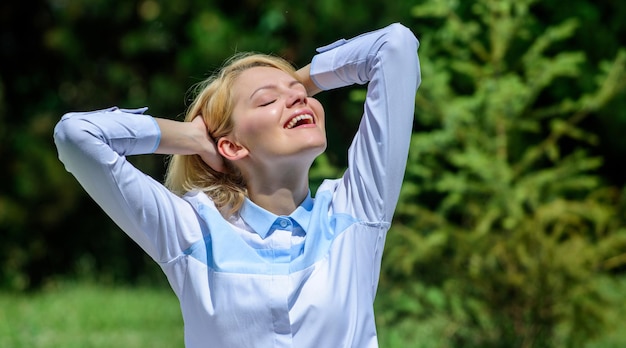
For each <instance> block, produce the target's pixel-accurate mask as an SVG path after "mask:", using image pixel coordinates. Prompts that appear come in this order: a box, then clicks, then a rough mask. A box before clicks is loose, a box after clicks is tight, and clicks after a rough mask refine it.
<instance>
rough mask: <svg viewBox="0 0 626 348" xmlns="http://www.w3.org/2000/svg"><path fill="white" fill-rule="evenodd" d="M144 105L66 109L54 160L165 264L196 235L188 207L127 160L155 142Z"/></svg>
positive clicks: (150, 149)
mask: <svg viewBox="0 0 626 348" xmlns="http://www.w3.org/2000/svg"><path fill="white" fill-rule="evenodd" d="M145 110H146V109H145V108H144V109H136V110H121V109H118V108H116V107H113V108H109V109H105V110H99V111H93V112H84V113H68V114H66V115H64V116H63V118H62V119H61V121H59V123H58V124H57V126H56V127H55V130H54V141H55V143H56V146H57V150H58V153H59V159H60V160H61V161H62V162H63V164H64V165H65V168H66V169H67V170H68V171H69V172H70V173H72V175H74V176H75V177H76V179H77V180H78V182H79V183H80V184H81V185H82V186H83V188H84V189H85V190H86V192H87V193H88V194H89V195H90V196H91V197H92V198H93V199H94V201H95V202H96V203H98V205H99V206H100V207H101V208H102V209H103V210H104V211H105V212H106V213H107V214H108V215H109V216H110V217H111V219H113V221H114V222H115V223H116V224H117V225H118V226H119V227H120V228H121V229H122V230H123V231H124V232H126V233H127V234H128V235H129V236H130V237H131V238H132V239H133V240H134V241H135V242H137V243H138V244H139V245H140V246H141V247H142V248H143V249H144V250H145V251H146V252H147V253H148V254H149V255H150V256H151V257H152V258H153V259H154V260H155V261H157V262H160V263H165V262H168V261H170V260H172V259H174V258H175V257H177V256H179V255H180V254H182V250H184V249H186V248H187V247H188V246H189V245H190V244H191V241H193V240H196V239H198V238H201V237H200V236H201V232H200V231H201V230H200V226H199V224H198V222H197V218H196V217H195V213H194V211H193V209H192V208H191V206H190V205H189V204H188V203H187V202H185V201H184V200H183V199H181V198H179V197H177V196H176V195H174V194H172V193H171V192H169V191H168V190H167V189H166V188H165V187H164V186H163V185H162V184H160V183H158V182H157V181H155V180H154V179H152V178H151V177H149V176H148V175H146V174H144V173H143V172H141V171H139V170H138V169H137V168H135V167H134V166H133V165H132V164H131V163H130V162H128V161H127V159H126V156H128V155H139V154H148V153H153V152H154V151H155V149H156V148H157V146H158V144H159V140H160V131H159V128H158V126H157V125H156V122H155V120H154V119H153V118H152V117H150V116H148V115H143V112H144V111H145Z"/></svg>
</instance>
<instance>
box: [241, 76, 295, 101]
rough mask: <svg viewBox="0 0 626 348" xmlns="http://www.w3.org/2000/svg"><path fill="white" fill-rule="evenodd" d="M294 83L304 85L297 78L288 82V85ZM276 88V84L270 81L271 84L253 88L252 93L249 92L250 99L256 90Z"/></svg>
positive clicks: (291, 85)
mask: <svg viewBox="0 0 626 348" xmlns="http://www.w3.org/2000/svg"><path fill="white" fill-rule="evenodd" d="M294 85H302V86H304V84H303V83H302V82H300V81H298V80H293V81H291V82H290V83H289V87H293V86H294ZM276 88H278V85H276V84H274V83H271V84H268V85H264V86H261V87H259V88H257V89H255V90H254V92H252V94H250V99H252V97H254V95H255V94H256V93H257V92H259V91H261V90H264V89H276Z"/></svg>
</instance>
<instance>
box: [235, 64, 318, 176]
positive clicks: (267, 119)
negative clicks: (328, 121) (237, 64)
mask: <svg viewBox="0 0 626 348" xmlns="http://www.w3.org/2000/svg"><path fill="white" fill-rule="evenodd" d="M233 88H234V98H235V99H234V100H235V107H234V110H233V115H232V117H233V123H234V129H233V133H232V134H231V136H232V137H233V138H232V140H234V141H235V142H237V143H238V144H240V145H241V146H242V147H244V148H245V149H246V150H247V155H248V156H249V157H250V158H251V159H252V160H253V161H260V162H261V163H265V164H280V162H281V161H284V160H287V161H290V163H293V162H292V161H293V160H296V161H297V160H301V161H303V162H302V163H303V164H306V163H308V165H309V166H310V164H311V163H312V162H313V160H314V159H315V157H317V156H318V155H319V154H321V153H322V152H323V151H324V149H325V148H326V131H325V127H324V109H323V107H322V105H321V104H320V103H319V101H317V100H316V99H314V98H309V97H307V93H306V90H305V88H304V86H303V85H302V84H301V83H300V82H298V81H297V80H296V79H295V78H294V77H292V76H291V75H289V74H288V73H286V72H284V71H282V70H279V69H276V68H271V67H254V68H250V69H247V70H245V71H244V72H242V73H241V74H240V75H239V77H237V79H236V80H235V83H234V86H233Z"/></svg>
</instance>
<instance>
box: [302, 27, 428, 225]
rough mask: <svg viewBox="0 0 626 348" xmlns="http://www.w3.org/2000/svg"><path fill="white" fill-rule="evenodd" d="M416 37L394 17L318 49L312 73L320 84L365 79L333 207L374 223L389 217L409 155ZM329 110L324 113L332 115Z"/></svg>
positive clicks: (415, 81)
mask: <svg viewBox="0 0 626 348" xmlns="http://www.w3.org/2000/svg"><path fill="white" fill-rule="evenodd" d="M418 46H419V42H418V41H417V39H416V38H415V35H414V34H413V33H412V32H411V31H410V30H409V29H408V28H406V27H405V26H403V25H401V24H398V23H395V24H391V25H389V26H387V27H385V28H383V29H380V30H376V31H373V32H369V33H365V34H363V35H360V36H357V37H355V38H353V39H350V40H345V39H342V40H339V41H337V42H335V43H333V44H331V45H328V46H325V47H322V48H320V49H318V52H320V53H319V54H318V55H316V56H315V57H314V59H313V61H312V63H311V77H312V79H313V81H314V82H315V83H316V84H317V86H318V87H320V88H321V89H323V90H328V89H333V88H338V87H343V86H347V85H352V84H365V83H369V84H368V87H367V96H366V100H365V104H364V110H363V117H362V119H361V123H360V125H359V129H358V132H357V134H356V135H355V137H354V139H353V141H352V144H351V146H350V149H349V150H348V170H347V171H346V173H345V174H344V176H343V177H342V179H341V180H339V181H338V182H334V183H332V182H328V183H327V184H328V185H329V186H331V187H327V186H325V185H324V184H323V185H322V186H321V187H320V190H324V189H333V190H335V192H334V198H333V209H334V211H335V212H345V213H348V214H350V215H352V216H355V217H357V218H359V219H361V220H364V221H368V222H373V223H380V222H384V223H390V222H391V219H392V217H393V212H394V210H395V207H396V204H397V200H398V197H399V194H400V187H401V185H402V180H403V178H404V171H405V167H406V161H407V156H408V150H409V144H410V139H411V132H412V128H413V114H414V109H415V93H416V91H417V88H418V87H419V84H420V82H421V76H420V68H419V60H418V56H417V48H418ZM330 117H332V116H328V118H330Z"/></svg>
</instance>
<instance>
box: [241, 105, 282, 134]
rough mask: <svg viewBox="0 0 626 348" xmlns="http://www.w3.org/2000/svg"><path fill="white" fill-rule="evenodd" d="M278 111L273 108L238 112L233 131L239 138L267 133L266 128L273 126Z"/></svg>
mask: <svg viewBox="0 0 626 348" xmlns="http://www.w3.org/2000/svg"><path fill="white" fill-rule="evenodd" d="M276 115H278V112H277V111H276V110H274V109H269V108H268V109H265V110H263V111H257V112H248V113H245V114H239V115H238V117H236V118H235V125H234V126H235V132H236V133H238V134H239V136H240V137H241V138H255V137H258V136H261V135H263V134H265V133H267V129H269V128H271V127H275V126H276V124H275V120H276V119H277V116H276Z"/></svg>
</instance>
